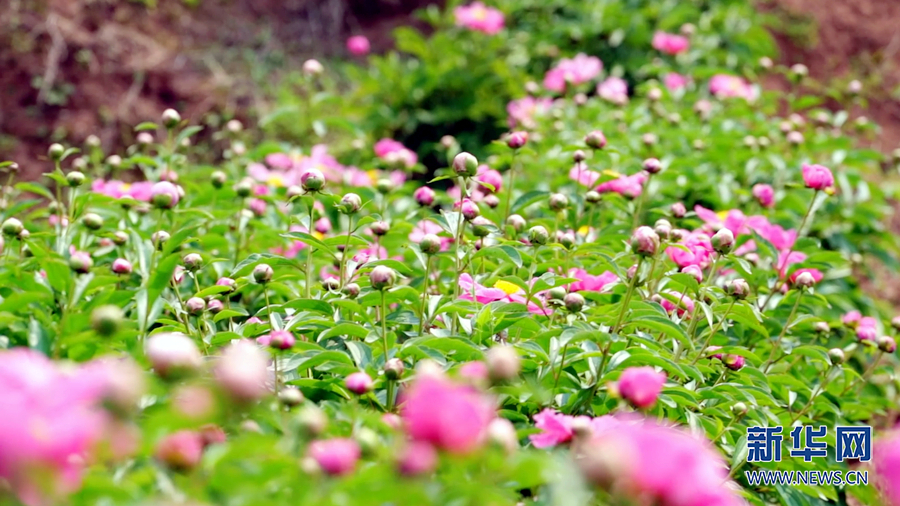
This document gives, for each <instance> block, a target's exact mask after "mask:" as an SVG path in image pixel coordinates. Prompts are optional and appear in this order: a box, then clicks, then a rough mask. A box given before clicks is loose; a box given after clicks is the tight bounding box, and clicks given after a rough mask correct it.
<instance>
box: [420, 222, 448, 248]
mask: <svg viewBox="0 0 900 506" xmlns="http://www.w3.org/2000/svg"><path fill="white" fill-rule="evenodd" d="M443 231H444V229H443V228H441V226H440V225H438V224H437V223H435V222H433V221H430V220H422V221H420V222H419V223H417V224H416V226H415V227H413V229H412V232H410V233H409V240H410V242H414V243H416V244H419V243H420V242H422V238H423V237H425V236H426V235H428V234H434V235H437V236H438V237H440V239H441V251H447V248H449V247H450V244H453V238H452V237H441V236H440V234H441V233H442V232H443Z"/></svg>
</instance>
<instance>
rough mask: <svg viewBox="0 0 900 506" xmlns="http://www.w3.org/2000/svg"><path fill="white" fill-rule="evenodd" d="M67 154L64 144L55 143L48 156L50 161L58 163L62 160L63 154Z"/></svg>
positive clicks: (48, 151) (49, 149)
mask: <svg viewBox="0 0 900 506" xmlns="http://www.w3.org/2000/svg"><path fill="white" fill-rule="evenodd" d="M65 152H66V148H64V147H63V145H62V144H59V143H53V144H51V145H50V147H49V148H48V149H47V156H49V157H50V159H51V160H53V161H54V162H58V161H59V160H60V159H61V158H62V156H63V153H65Z"/></svg>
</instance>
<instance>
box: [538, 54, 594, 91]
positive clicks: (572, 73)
mask: <svg viewBox="0 0 900 506" xmlns="http://www.w3.org/2000/svg"><path fill="white" fill-rule="evenodd" d="M602 71H603V62H601V61H600V58H597V57H596V56H588V55H586V54H584V53H578V55H576V56H575V57H574V58H563V59H562V60H560V61H559V63H557V64H556V66H555V67H553V68H552V69H550V70H549V71H547V74H546V75H544V88H547V89H548V90H550V91H553V92H556V93H563V92H565V91H566V87H567V86H569V85H572V86H578V85H580V84H583V83H586V82H588V81H591V80H592V79H594V78H596V77H597V76H598V75H600V72H602Z"/></svg>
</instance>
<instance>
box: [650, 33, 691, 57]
mask: <svg viewBox="0 0 900 506" xmlns="http://www.w3.org/2000/svg"><path fill="white" fill-rule="evenodd" d="M652 43H653V49H656V50H657V51H661V52H663V53H666V54H671V55H676V54H678V53H683V52H685V51H687V50H688V47H689V46H690V45H691V43H690V41H688V39H687V37H682V36H681V35H675V34H674V33H666V32H656V33H654V34H653V42H652Z"/></svg>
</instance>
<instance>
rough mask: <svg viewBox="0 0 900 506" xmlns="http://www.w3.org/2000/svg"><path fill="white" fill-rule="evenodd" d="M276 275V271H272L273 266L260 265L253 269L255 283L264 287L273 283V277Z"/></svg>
mask: <svg viewBox="0 0 900 506" xmlns="http://www.w3.org/2000/svg"><path fill="white" fill-rule="evenodd" d="M274 274H275V271H273V270H272V266H270V265H269V264H259V265H257V266H256V267H254V268H253V281H256V282H257V283H259V284H261V285H264V284H266V283H268V282H269V281H272V276H273V275H274Z"/></svg>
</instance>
